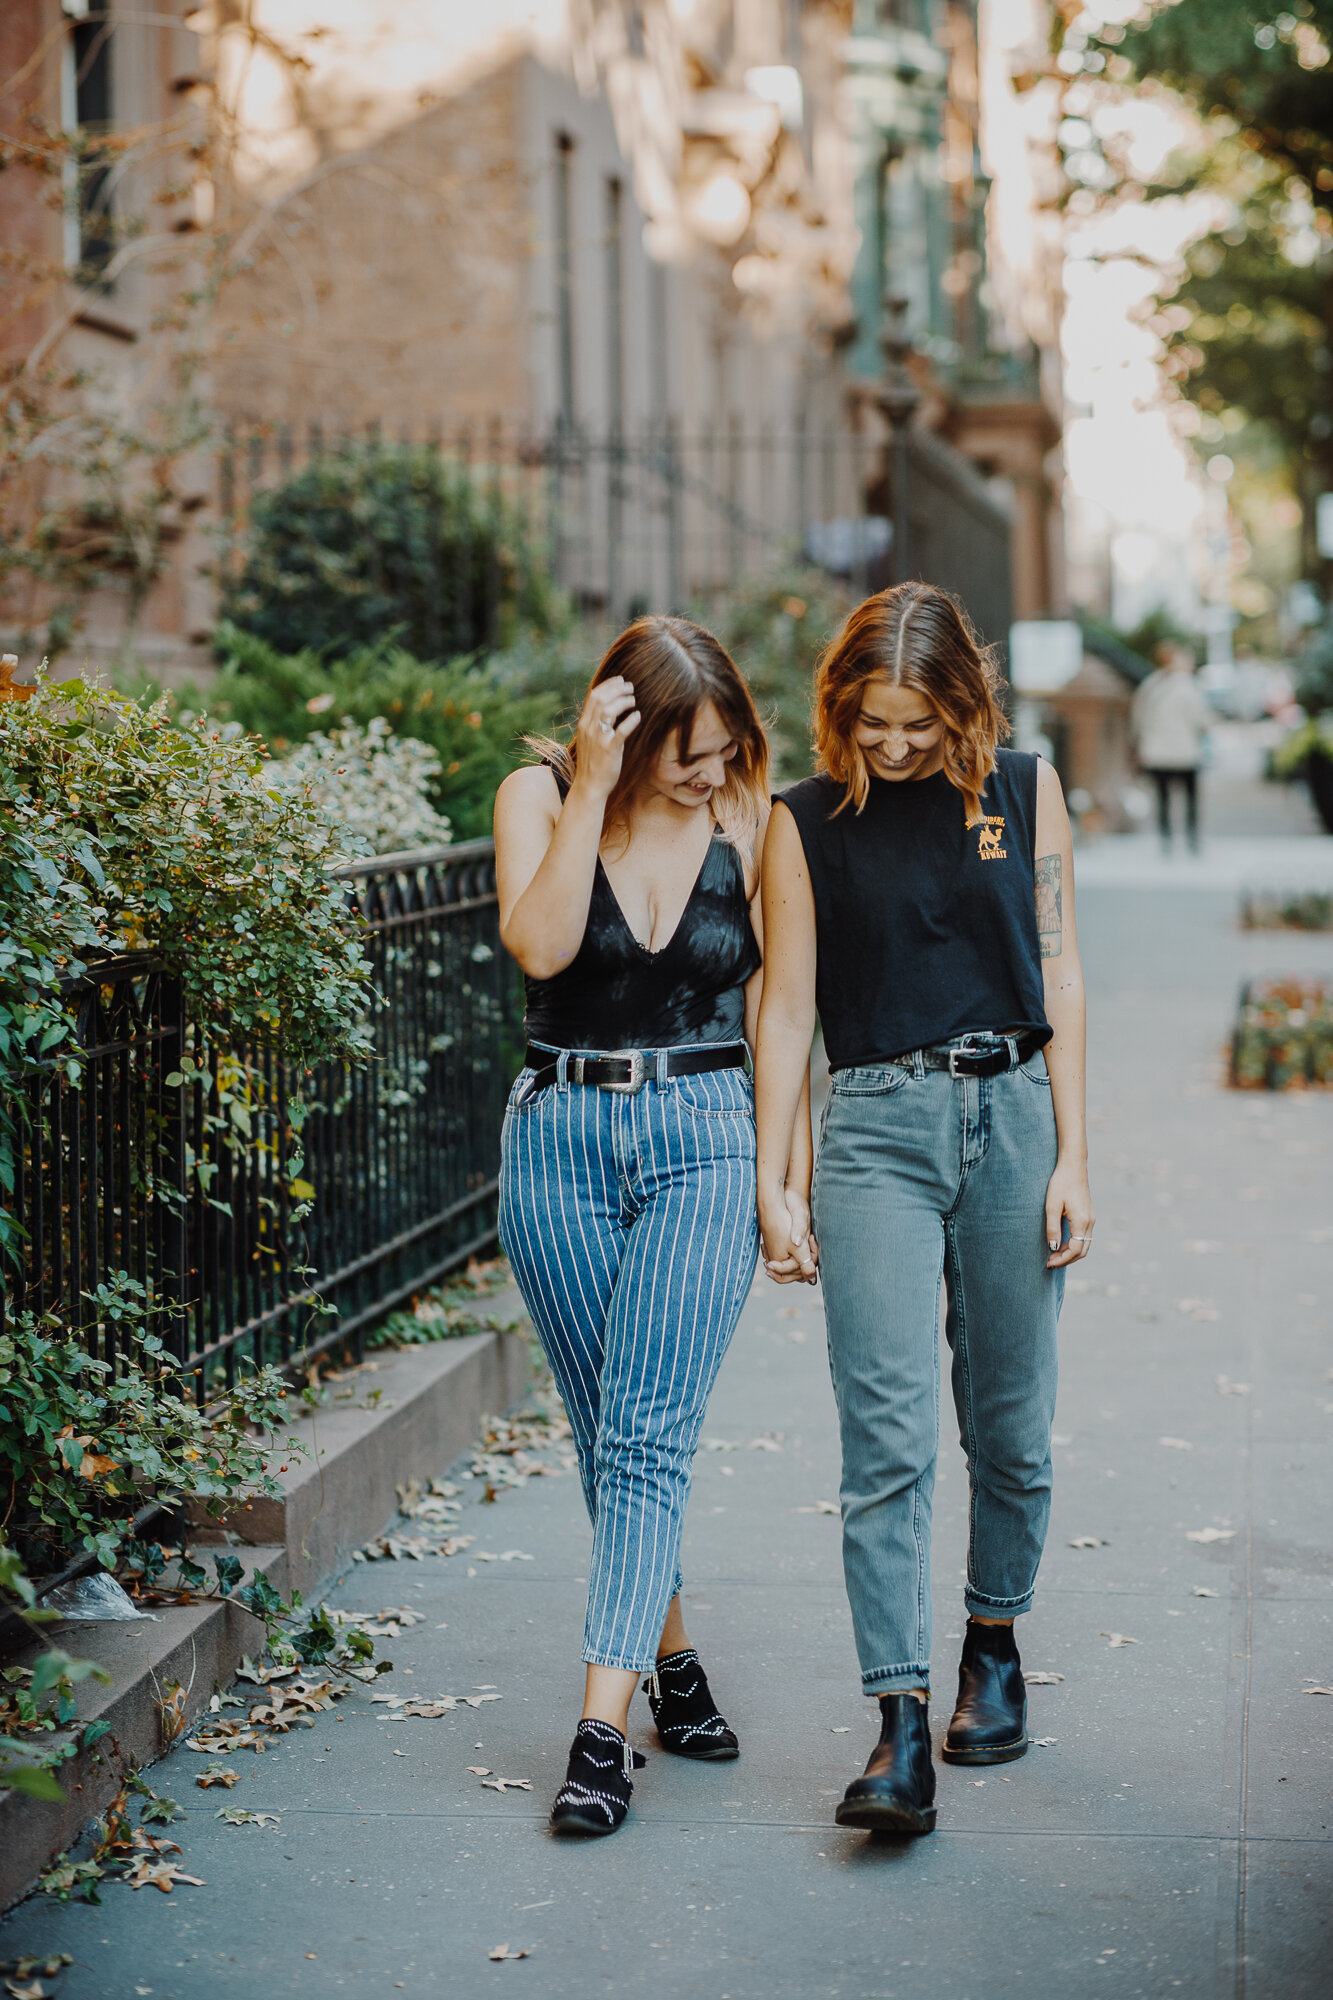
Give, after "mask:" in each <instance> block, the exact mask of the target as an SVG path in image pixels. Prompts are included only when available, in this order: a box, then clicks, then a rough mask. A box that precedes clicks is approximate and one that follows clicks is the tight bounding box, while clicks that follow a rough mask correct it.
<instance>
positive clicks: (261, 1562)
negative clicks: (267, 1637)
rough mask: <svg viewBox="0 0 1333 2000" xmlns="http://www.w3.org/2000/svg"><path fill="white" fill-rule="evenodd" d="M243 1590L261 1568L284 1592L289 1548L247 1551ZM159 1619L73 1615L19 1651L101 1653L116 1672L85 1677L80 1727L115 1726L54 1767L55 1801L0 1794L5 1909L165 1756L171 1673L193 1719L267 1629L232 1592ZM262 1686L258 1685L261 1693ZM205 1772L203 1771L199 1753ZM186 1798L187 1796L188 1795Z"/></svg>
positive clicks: (26, 1658) (27, 1660)
mask: <svg viewBox="0 0 1333 2000" xmlns="http://www.w3.org/2000/svg"><path fill="white" fill-rule="evenodd" d="M247 1553H248V1561H247V1562H246V1568H245V1575H244V1577H243V1578H242V1579H241V1585H240V1586H239V1587H241V1588H243V1587H244V1585H245V1584H247V1583H249V1582H250V1580H251V1579H252V1578H253V1577H255V1576H264V1577H267V1579H268V1581H269V1582H270V1583H271V1584H272V1585H273V1588H274V1589H275V1590H277V1591H280V1592H281V1593H282V1595H283V1596H284V1597H285V1596H286V1594H287V1591H288V1589H289V1588H290V1585H289V1583H288V1578H287V1551H286V1550H285V1549H282V1548H262V1549H261V1548H257V1549H251V1550H249V1551H248V1552H247ZM154 1616H155V1618H156V1621H157V1622H156V1623H150V1622H149V1620H148V1619H147V1618H144V1619H138V1618H136V1619H132V1620H131V1619H126V1620H124V1621H123V1622H122V1621H121V1620H119V1619H100V1618H99V1619H89V1620H87V1621H86V1622H85V1621H84V1620H83V1619H71V1620H67V1621H66V1622H64V1623H62V1624H60V1625H49V1626H46V1627H44V1629H43V1634H42V1637H41V1638H40V1639H39V1640H37V1641H35V1642H34V1643H33V1645H31V1646H29V1647H28V1648H27V1650H26V1651H25V1652H23V1653H21V1654H20V1655H18V1664H19V1665H20V1666H29V1665H31V1663H32V1661H33V1660H35V1659H36V1657H37V1655H38V1654H39V1653H44V1652H45V1651H46V1650H47V1649H48V1647H51V1646H59V1647H61V1648H62V1649H63V1650H64V1651H65V1652H67V1653H71V1654H72V1655H73V1656H74V1657H75V1658H76V1659H94V1660H96V1661H97V1663H98V1665H99V1666H101V1667H105V1668H106V1670H107V1672H108V1673H109V1674H110V1675H111V1682H110V1685H109V1686H108V1685H107V1684H106V1683H105V1682H103V1681H97V1680H91V1679H89V1680H86V1681H80V1682H79V1684H78V1686H77V1687H76V1688H75V1690H74V1692H75V1695H76V1697H77V1699H78V1705H79V1713H78V1720H77V1722H76V1723H75V1724H74V1727H75V1728H76V1729H82V1728H83V1727H84V1725H85V1724H86V1723H89V1722H109V1723H110V1724H111V1731H110V1734H109V1735H107V1736H104V1737H103V1738H102V1740H101V1742H100V1743H95V1744H94V1745H93V1747H92V1749H91V1750H85V1751H81V1752H80V1753H79V1755H78V1756H77V1757H72V1758H71V1759H70V1761H69V1762H68V1763H67V1764H62V1765H61V1766H60V1769H59V1770H58V1771H57V1773H56V1778H57V1781H58V1782H59V1784H60V1786H61V1788H62V1790H63V1791H64V1793H65V1797H64V1800H63V1801H62V1802H61V1803H59V1804H58V1803H57V1802H56V1801H55V1800H54V1799H53V1800H51V1801H50V1802H49V1803H48V1802H47V1801H46V1800H43V1799H30V1798H27V1797H26V1796H25V1795H24V1794H23V1793H22V1792H0V1909H8V1908H9V1905H10V1904H11V1903H14V1902H17V1901H18V1899H19V1897H20V1896H22V1895H24V1894H25V1893H26V1892H27V1891H28V1890H29V1889H31V1888H32V1886H33V1884H34V1883H35V1882H36V1880H37V1877H38V1875H40V1873H41V1871H42V1869H43V1868H45V1867H46V1865H47V1863H48V1862H49V1861H51V1860H52V1859H53V1858H54V1857H55V1856H56V1855H57V1854H59V1853H60V1852H61V1851H62V1850H63V1849H64V1848H67V1847H70V1846H72V1845H73V1843H74V1842H75V1841H76V1840H77V1839H78V1837H79V1835H80V1834H81V1833H82V1832H83V1829H84V1828H85V1827H86V1826H87V1824H88V1822H89V1820H90V1819H95V1818H96V1817H97V1815H98V1814H99V1813H100V1812H102V1811H104V1809H105V1808H106V1806H107V1805H108V1804H109V1803H110V1801H111V1800H112V1799H113V1798H114V1797H115V1795H116V1792H117V1790H118V1789H119V1787H120V1784H121V1782H122V1776H121V1774H122V1771H123V1769H124V1767H125V1766H126V1765H130V1764H137V1765H138V1766H139V1768H140V1769H143V1768H144V1767H146V1766H147V1765H149V1764H152V1763H154V1762H155V1761H156V1760H157V1758H159V1757H160V1756H161V1755H162V1753H163V1751H164V1750H165V1749H166V1748H167V1745H166V1744H165V1743H164V1742H163V1741H162V1727H161V1723H160V1721H159V1719H158V1713H157V1708H156V1703H157V1702H158V1701H159V1700H161V1699H162V1698H163V1696H164V1695H165V1692H166V1687H167V1683H168V1682H169V1681H178V1682H179V1683H180V1685H181V1686H182V1687H183V1688H185V1689H187V1690H188V1693H187V1696H186V1704H185V1715H186V1720H187V1723H189V1724H191V1725H193V1724H194V1723H195V1722H197V1721H198V1719H199V1717H200V1715H201V1714H202V1713H203V1711H204V1710H205V1709H206V1708H207V1707H208V1703H209V1698H210V1696H211V1695H212V1694H213V1693H214V1691H215V1690H216V1689H219V1688H225V1687H229V1686H230V1685H231V1683H232V1681H233V1680H234V1679H235V1677H236V1669H237V1667H238V1666H239V1665H240V1663H241V1661H242V1660H243V1659H244V1657H245V1655H246V1654H247V1653H253V1652H254V1651H255V1649H256V1647H258V1646H259V1645H261V1644H262V1643H263V1636H264V1634H263V1627H262V1626H261V1625H260V1624H259V1622H258V1621H257V1619H255V1618H254V1616H253V1615H252V1614H251V1613H250V1612H248V1611H247V1610H246V1609H245V1606H244V1605H243V1604H237V1603H235V1602H234V1601H233V1600H232V1599H231V1598H211V1599H209V1600H208V1601H207V1602H203V1603H197V1604H189V1605H183V1606H181V1607H180V1608H179V1609H175V1610H173V1609H168V1608H165V1607H164V1608H163V1609H162V1610H160V1611H158V1612H156V1613H155V1614H154ZM258 1693H259V1690H258V1689H256V1696H258ZM199 1768H200V1770H202V1769H203V1763H202V1761H201V1763H200V1766H199ZM182 1803H183V1802H182Z"/></svg>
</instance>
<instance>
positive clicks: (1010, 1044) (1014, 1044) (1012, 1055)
mask: <svg viewBox="0 0 1333 2000" xmlns="http://www.w3.org/2000/svg"><path fill="white" fill-rule="evenodd" d="M1004 1040H1005V1046H1006V1047H1007V1048H1008V1050H1009V1067H1010V1069H1017V1068H1018V1036H1017V1035H1006V1036H1005V1038H1004Z"/></svg>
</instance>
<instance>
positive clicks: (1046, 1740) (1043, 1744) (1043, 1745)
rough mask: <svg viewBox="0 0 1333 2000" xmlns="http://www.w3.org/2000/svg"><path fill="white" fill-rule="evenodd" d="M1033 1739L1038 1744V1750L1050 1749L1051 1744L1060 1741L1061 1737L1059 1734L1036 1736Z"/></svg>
mask: <svg viewBox="0 0 1333 2000" xmlns="http://www.w3.org/2000/svg"><path fill="white" fill-rule="evenodd" d="M1032 1741H1033V1743H1035V1744H1036V1746H1037V1748H1038V1750H1049V1749H1050V1747H1051V1745H1052V1744H1053V1743H1058V1742H1059V1741H1060V1739H1059V1737H1058V1736H1034V1737H1033V1738H1032Z"/></svg>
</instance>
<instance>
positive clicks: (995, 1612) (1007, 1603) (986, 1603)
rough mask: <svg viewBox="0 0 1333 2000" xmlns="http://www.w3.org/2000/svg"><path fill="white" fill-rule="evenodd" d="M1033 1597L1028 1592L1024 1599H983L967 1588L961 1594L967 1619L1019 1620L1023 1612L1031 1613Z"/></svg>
mask: <svg viewBox="0 0 1333 2000" xmlns="http://www.w3.org/2000/svg"><path fill="white" fill-rule="evenodd" d="M1035 1596H1036V1592H1035V1591H1034V1590H1029V1591H1028V1593H1027V1595H1026V1596H1025V1597H983V1596H982V1594H981V1592H980V1591H979V1590H973V1589H972V1588H971V1587H970V1586H969V1587H968V1589H966V1590H965V1591H964V1592H963V1604H964V1607H965V1608H966V1611H967V1615H968V1617H969V1618H1021V1617H1022V1616H1023V1613H1024V1612H1025V1611H1031V1609H1032V1600H1033V1598H1034V1597H1035Z"/></svg>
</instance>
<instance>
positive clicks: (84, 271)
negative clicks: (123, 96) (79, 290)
mask: <svg viewBox="0 0 1333 2000" xmlns="http://www.w3.org/2000/svg"><path fill="white" fill-rule="evenodd" d="M64 11H65V14H66V16H67V18H68V21H69V34H68V36H67V37H66V41H65V47H64V51H63V56H62V72H61V98H62V104H61V113H62V122H63V124H64V127H65V130H66V131H67V132H72V133H74V134H75V135H76V137H77V139H78V141H79V146H78V152H77V156H76V158H75V159H74V160H73V161H72V162H71V167H70V172H69V175H68V177H67V180H66V189H65V261H66V263H67V264H68V265H69V267H70V268H71V270H74V271H77V272H78V274H79V276H80V278H81V279H82V280H83V282H84V283H85V284H87V283H95V282H96V281H97V279H98V278H99V277H100V275H101V273H102V272H103V271H104V270H105V269H106V266H107V265H108V263H109V262H110V261H111V256H112V252H113V251H114V249H115V240H114V239H115V222H114V216H113V211H112V182H111V168H110V165H109V163H108V161H107V156H106V152H105V149H104V148H103V147H102V146H100V145H99V143H98V142H99V141H101V140H104V139H105V138H106V137H107V136H108V135H109V133H110V132H111V130H112V126H113V123H114V107H113V103H112V89H111V84H112V79H111V36H112V32H113V25H114V24H113V22H112V21H111V19H110V8H109V6H107V7H102V8H98V9H97V10H96V12H93V10H91V9H90V6H89V0H64Z"/></svg>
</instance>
